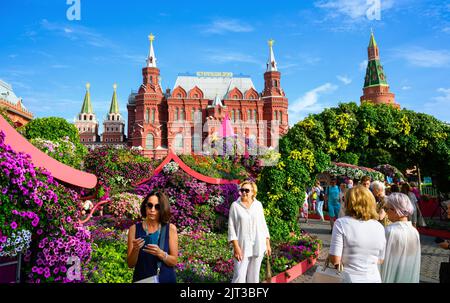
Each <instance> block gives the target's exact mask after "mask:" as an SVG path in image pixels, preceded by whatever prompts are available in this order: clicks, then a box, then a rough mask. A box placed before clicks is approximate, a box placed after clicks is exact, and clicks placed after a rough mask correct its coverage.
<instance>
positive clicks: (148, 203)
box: [127, 191, 178, 283]
mask: <svg viewBox="0 0 450 303" xmlns="http://www.w3.org/2000/svg"><path fill="white" fill-rule="evenodd" d="M141 216H142V218H143V220H142V222H139V223H136V224H135V225H132V226H131V227H130V229H129V230H128V252H127V263H128V267H129V268H134V273H133V282H138V281H142V280H144V279H147V278H150V277H153V276H157V277H158V279H159V282H160V283H176V275H175V266H176V265H177V262H178V234H177V228H176V226H175V225H173V224H170V223H169V220H170V217H171V213H170V205H169V199H168V198H167V196H166V194H164V193H163V192H162V191H152V192H151V193H149V194H148V195H147V196H146V197H145V198H144V200H143V201H142V203H141ZM163 243H164V244H163Z"/></svg>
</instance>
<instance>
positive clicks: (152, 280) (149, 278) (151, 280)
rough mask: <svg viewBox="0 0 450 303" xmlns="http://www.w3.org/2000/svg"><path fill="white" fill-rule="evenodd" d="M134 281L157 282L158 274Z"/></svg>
mask: <svg viewBox="0 0 450 303" xmlns="http://www.w3.org/2000/svg"><path fill="white" fill-rule="evenodd" d="M134 283H159V276H158V275H155V276H151V277H148V278H146V279H142V280H139V281H136V282H134Z"/></svg>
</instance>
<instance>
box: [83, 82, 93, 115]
mask: <svg viewBox="0 0 450 303" xmlns="http://www.w3.org/2000/svg"><path fill="white" fill-rule="evenodd" d="M90 87H91V85H90V84H89V83H86V95H85V96H84V101H83V106H82V107H81V113H82V114H93V113H94V111H93V110H92V103H91V94H90V92H89V88H90Z"/></svg>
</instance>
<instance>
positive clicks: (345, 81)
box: [336, 75, 352, 85]
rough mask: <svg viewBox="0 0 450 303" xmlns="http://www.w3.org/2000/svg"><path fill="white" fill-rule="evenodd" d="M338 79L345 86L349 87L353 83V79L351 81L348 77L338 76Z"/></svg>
mask: <svg viewBox="0 0 450 303" xmlns="http://www.w3.org/2000/svg"><path fill="white" fill-rule="evenodd" d="M336 78H337V79H338V80H339V81H341V82H342V83H344V84H345V85H349V84H350V83H352V79H350V78H349V77H347V76H340V75H338V76H336Z"/></svg>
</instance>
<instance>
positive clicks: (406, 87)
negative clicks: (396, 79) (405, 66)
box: [402, 85, 412, 90]
mask: <svg viewBox="0 0 450 303" xmlns="http://www.w3.org/2000/svg"><path fill="white" fill-rule="evenodd" d="M411 88H412V87H411V86H407V85H405V86H402V90H410V89H411Z"/></svg>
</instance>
